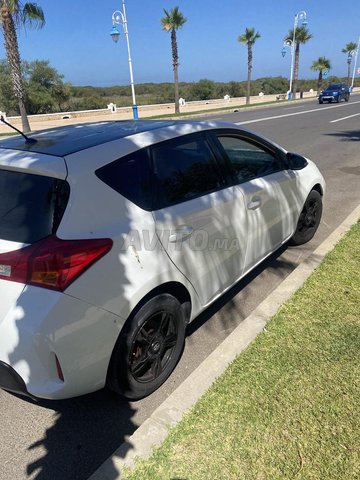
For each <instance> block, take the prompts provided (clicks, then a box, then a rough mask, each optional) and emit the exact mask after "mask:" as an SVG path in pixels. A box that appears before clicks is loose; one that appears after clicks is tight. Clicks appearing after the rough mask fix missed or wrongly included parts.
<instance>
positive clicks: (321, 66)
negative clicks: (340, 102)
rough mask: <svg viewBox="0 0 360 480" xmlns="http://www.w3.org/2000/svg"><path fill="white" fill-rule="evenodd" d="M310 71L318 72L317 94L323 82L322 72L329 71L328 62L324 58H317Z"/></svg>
mask: <svg viewBox="0 0 360 480" xmlns="http://www.w3.org/2000/svg"><path fill="white" fill-rule="evenodd" d="M310 69H311V70H315V71H316V72H317V71H318V72H319V77H318V81H317V93H318V94H319V92H320V90H321V85H322V80H323V72H324V71H326V70H330V69H331V63H330V60H328V59H327V58H325V57H319V58H318V59H317V60H315V61H314V62H313V64H312V65H311V67H310Z"/></svg>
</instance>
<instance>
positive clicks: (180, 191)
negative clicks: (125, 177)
mask: <svg viewBox="0 0 360 480" xmlns="http://www.w3.org/2000/svg"><path fill="white" fill-rule="evenodd" d="M151 157H152V165H153V171H154V201H155V205H154V212H153V215H154V219H155V223H156V232H157V235H158V237H159V239H160V241H161V242H162V244H163V247H164V248H165V249H166V251H167V253H168V255H169V257H170V259H171V260H172V262H173V263H174V265H175V266H176V267H177V268H178V269H179V270H180V271H181V272H182V273H183V274H184V275H185V276H186V277H187V278H188V280H189V281H190V282H191V283H192V285H193V286H194V288H195V290H196V291H197V293H198V295H199V296H200V299H201V302H202V304H203V305H206V304H208V303H209V302H210V301H211V300H212V299H213V298H214V297H215V296H217V295H219V294H220V293H221V292H222V291H224V290H225V289H226V288H227V287H229V286H230V285H231V284H232V283H234V281H236V280H237V279H238V278H239V277H240V276H241V275H242V272H243V269H244V261H245V254H246V246H247V245H246V242H247V237H246V235H245V231H246V212H245V208H244V197H243V194H242V192H238V191H236V188H235V187H234V186H229V185H227V184H226V175H225V174H224V168H223V165H221V164H219V163H218V161H217V160H216V159H215V155H214V153H213V150H212V149H211V148H210V146H209V144H208V142H207V140H206V136H205V134H202V133H198V134H193V135H188V136H183V137H181V138H178V139H175V140H170V141H166V142H163V143H161V144H159V145H155V146H153V147H152V148H151ZM235 224H237V225H238V224H240V225H243V227H244V228H243V230H242V233H241V234H240V235H235V230H234V225H235Z"/></svg>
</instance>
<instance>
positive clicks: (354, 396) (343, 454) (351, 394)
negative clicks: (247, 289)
mask: <svg viewBox="0 0 360 480" xmlns="http://www.w3.org/2000/svg"><path fill="white" fill-rule="evenodd" d="M125 478H126V479H127V480H135V479H136V480H139V479H141V480H146V479H151V480H161V479H167V480H169V479H173V480H175V479H179V480H180V479H181V480H185V479H186V480H207V479H209V480H218V479H220V480H223V479H224V480H235V479H236V480H238V479H241V480H250V479H258V480H265V479H266V480H267V479H270V480H275V479H279V480H280V479H281V480H283V479H296V480H298V479H302V480H340V479H343V480H351V479H354V480H355V479H359V478H360V223H358V224H357V225H355V226H354V227H353V228H352V230H351V231H350V232H349V233H348V234H347V235H346V236H345V238H344V239H342V240H341V241H340V242H339V244H338V245H337V246H336V248H335V249H334V251H333V252H331V253H330V254H329V255H328V256H327V257H326V259H325V260H324V262H323V263H322V264H321V266H320V267H319V268H318V269H317V270H316V271H315V272H314V273H313V274H312V276H311V277H310V278H309V280H308V281H307V282H306V283H305V284H304V286H303V287H302V288H301V289H299V290H298V292H297V293H296V294H295V295H294V296H293V297H292V299H291V300H290V301H289V302H287V303H286V304H285V305H283V306H282V307H281V308H280V310H279V311H278V313H277V314H276V315H275V317H274V318H273V319H272V320H271V321H270V322H269V324H268V326H267V328H266V330H265V331H264V332H263V333H262V334H260V335H259V336H258V337H257V339H256V340H255V341H254V342H253V343H252V344H251V345H250V347H249V348H248V349H247V350H246V351H245V352H243V353H242V354H241V355H240V356H239V357H238V358H237V359H236V360H235V361H234V362H233V363H232V364H231V365H230V366H229V368H228V369H227V370H226V372H225V373H224V374H223V375H222V376H221V377H220V378H219V379H218V380H217V381H216V382H215V384H214V385H213V386H212V387H211V388H210V389H209V391H208V392H207V393H206V394H205V395H204V396H203V397H202V399H201V400H200V401H199V402H198V403H197V404H196V405H195V406H194V407H193V408H192V410H191V411H190V412H189V413H188V414H187V415H186V416H185V417H184V419H183V420H182V422H180V423H179V424H178V425H177V426H176V427H175V428H173V429H172V430H171V432H170V435H169V437H168V438H167V440H166V441H165V443H164V444H163V445H162V446H161V447H160V448H159V449H157V450H156V451H155V452H154V454H153V455H152V457H151V458H150V459H148V460H147V461H139V462H137V466H136V469H135V470H133V471H131V472H130V471H126V472H125Z"/></svg>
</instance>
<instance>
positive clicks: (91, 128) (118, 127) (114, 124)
mask: <svg viewBox="0 0 360 480" xmlns="http://www.w3.org/2000/svg"><path fill="white" fill-rule="evenodd" d="M184 123H187V124H190V123H192V122H181V121H176V122H174V121H162V120H137V121H132V120H119V121H110V122H109V121H105V122H97V123H83V124H77V125H68V126H64V127H57V128H53V129H48V130H41V131H38V132H34V133H31V134H30V135H29V136H30V137H31V138H34V139H36V143H26V142H25V140H24V138H23V137H22V136H18V135H16V136H14V137H10V138H7V139H4V140H1V141H0V148H2V149H11V150H21V151H26V152H36V153H43V154H46V155H55V156H59V157H64V156H66V155H70V154H72V153H75V152H79V151H81V150H85V149H87V148H91V147H95V146H97V145H101V144H104V143H107V142H111V141H113V140H118V139H121V138H125V137H129V136H131V135H136V134H138V133H142V132H147V131H153V130H158V129H161V128H166V127H171V126H174V125H177V124H184ZM193 123H197V124H198V125H200V122H193ZM202 123H204V122H202Z"/></svg>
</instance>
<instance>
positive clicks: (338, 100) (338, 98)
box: [336, 95, 341, 103]
mask: <svg viewBox="0 0 360 480" xmlns="http://www.w3.org/2000/svg"><path fill="white" fill-rule="evenodd" d="M340 100H341V98H340V97H339V95H338V96H337V97H336V103H340Z"/></svg>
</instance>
